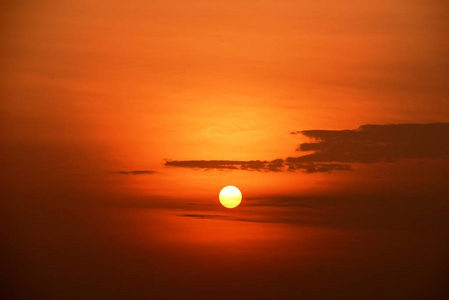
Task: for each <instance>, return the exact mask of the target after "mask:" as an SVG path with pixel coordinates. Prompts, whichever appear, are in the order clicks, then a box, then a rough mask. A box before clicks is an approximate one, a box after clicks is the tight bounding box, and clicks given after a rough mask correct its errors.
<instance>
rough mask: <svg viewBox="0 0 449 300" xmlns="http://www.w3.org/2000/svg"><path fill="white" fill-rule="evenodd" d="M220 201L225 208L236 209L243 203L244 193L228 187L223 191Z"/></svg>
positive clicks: (230, 186) (219, 197)
mask: <svg viewBox="0 0 449 300" xmlns="http://www.w3.org/2000/svg"><path fill="white" fill-rule="evenodd" d="M218 199H220V203H221V205H223V206H224V207H226V208H234V207H237V206H238V205H239V204H240V202H242V193H241V192H240V190H239V189H238V188H236V187H235V186H232V185H228V186H225V187H224V188H222V189H221V191H220V194H219V195H218Z"/></svg>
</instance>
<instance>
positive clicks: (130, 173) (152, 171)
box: [114, 170, 157, 175]
mask: <svg viewBox="0 0 449 300" xmlns="http://www.w3.org/2000/svg"><path fill="white" fill-rule="evenodd" d="M114 173H116V174H123V175H149V174H155V173H157V172H156V171H154V170H134V171H117V172H114Z"/></svg>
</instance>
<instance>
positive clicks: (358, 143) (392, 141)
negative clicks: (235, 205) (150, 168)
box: [165, 123, 449, 173]
mask: <svg viewBox="0 0 449 300" xmlns="http://www.w3.org/2000/svg"><path fill="white" fill-rule="evenodd" d="M291 134H302V135H304V136H306V137H308V138H310V139H312V141H311V142H307V143H302V144H300V145H299V147H298V148H297V150H298V151H308V152H312V153H311V154H306V155H303V156H298V157H288V158H286V159H275V160H271V161H267V160H250V161H238V160H184V161H176V160H174V161H166V162H165V165H166V166H168V167H181V168H194V169H227V170H246V171H263V172H281V171H301V172H304V173H330V172H333V171H350V170H352V168H351V165H350V164H349V163H376V162H393V161H398V160H402V159H447V158H449V123H434V124H391V125H362V126H360V127H359V128H357V129H352V130H305V131H293V132H291Z"/></svg>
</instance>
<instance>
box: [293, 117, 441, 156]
mask: <svg viewBox="0 0 449 300" xmlns="http://www.w3.org/2000/svg"><path fill="white" fill-rule="evenodd" d="M301 134H303V135H305V136H306V137H309V138H311V139H313V140H314V141H313V142H310V143H303V144H300V145H299V147H298V149H297V150H298V151H314V152H313V153H312V154H308V155H304V156H300V157H290V158H287V161H288V162H290V163H315V162H340V163H376V162H392V161H398V160H401V159H447V158H449V123H434V124H392V125H363V126H360V127H359V128H357V129H353V130H305V131H301Z"/></svg>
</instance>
